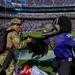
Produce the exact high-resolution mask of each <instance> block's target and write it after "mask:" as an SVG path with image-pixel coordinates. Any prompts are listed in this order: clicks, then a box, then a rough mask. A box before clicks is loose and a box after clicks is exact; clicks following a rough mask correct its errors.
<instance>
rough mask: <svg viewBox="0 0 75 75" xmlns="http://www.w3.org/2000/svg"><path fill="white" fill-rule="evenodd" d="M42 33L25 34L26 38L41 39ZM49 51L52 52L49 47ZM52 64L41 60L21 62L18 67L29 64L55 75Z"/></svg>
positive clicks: (74, 33)
mask: <svg viewBox="0 0 75 75" xmlns="http://www.w3.org/2000/svg"><path fill="white" fill-rule="evenodd" d="M40 34H41V33H40V32H34V33H33V32H26V33H24V34H23V36H24V37H26V36H28V35H29V36H33V37H41V36H40ZM71 34H72V35H73V36H75V32H72V33H71ZM25 49H28V47H25ZM48 49H49V50H52V49H51V48H50V46H49V47H48ZM51 63H52V62H49V61H40V60H20V62H19V64H18V65H22V64H28V65H29V66H31V67H33V66H34V65H36V66H37V67H38V68H39V69H41V70H44V71H48V72H51V74H52V75H55V72H53V71H52V67H51Z"/></svg>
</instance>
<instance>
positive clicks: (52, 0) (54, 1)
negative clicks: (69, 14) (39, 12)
mask: <svg viewBox="0 0 75 75" xmlns="http://www.w3.org/2000/svg"><path fill="white" fill-rule="evenodd" d="M15 3H16V4H20V5H21V6H22V7H28V6H30V7H34V6H35V7H37V6H40V7H41V6H42V7H44V6H45V7H46V6H72V5H75V0H23V1H20V0H14V1H13V0H0V6H3V7H4V6H7V7H14V4H15Z"/></svg>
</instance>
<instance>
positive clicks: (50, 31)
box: [34, 16, 72, 36]
mask: <svg viewBox="0 0 75 75" xmlns="http://www.w3.org/2000/svg"><path fill="white" fill-rule="evenodd" d="M71 30H72V24H71V21H70V18H69V17H67V16H60V17H58V18H56V19H55V20H53V22H52V24H46V25H42V26H40V27H37V28H36V29H34V31H41V32H43V33H42V34H41V35H43V36H47V35H49V36H50V35H56V34H59V33H62V32H68V33H70V32H71Z"/></svg>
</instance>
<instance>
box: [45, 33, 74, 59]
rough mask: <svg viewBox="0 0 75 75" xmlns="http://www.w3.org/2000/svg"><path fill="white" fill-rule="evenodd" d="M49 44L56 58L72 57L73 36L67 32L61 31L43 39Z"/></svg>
mask: <svg viewBox="0 0 75 75" xmlns="http://www.w3.org/2000/svg"><path fill="white" fill-rule="evenodd" d="M44 41H45V42H46V43H47V44H50V46H51V47H52V49H53V50H54V54H55V56H56V57H57V58H60V59H65V58H69V57H72V55H73V53H72V47H74V46H75V38H74V37H73V36H72V35H71V34H69V33H61V34H58V35H55V36H52V37H49V38H48V39H45V40H44Z"/></svg>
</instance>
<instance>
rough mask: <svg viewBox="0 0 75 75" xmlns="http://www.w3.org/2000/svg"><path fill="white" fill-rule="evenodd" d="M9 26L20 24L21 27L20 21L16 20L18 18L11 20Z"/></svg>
mask: <svg viewBox="0 0 75 75" xmlns="http://www.w3.org/2000/svg"><path fill="white" fill-rule="evenodd" d="M10 24H11V25H12V24H20V25H21V20H20V19H18V18H13V19H12V20H11V21H10Z"/></svg>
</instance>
